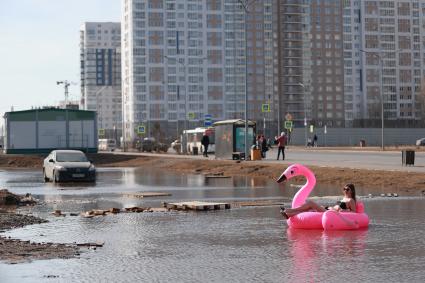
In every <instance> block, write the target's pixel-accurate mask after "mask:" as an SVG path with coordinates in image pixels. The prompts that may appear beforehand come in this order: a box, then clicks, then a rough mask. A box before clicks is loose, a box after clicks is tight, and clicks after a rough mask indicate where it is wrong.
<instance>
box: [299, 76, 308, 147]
mask: <svg viewBox="0 0 425 283" xmlns="http://www.w3.org/2000/svg"><path fill="white" fill-rule="evenodd" d="M298 85H299V86H301V87H302V88H303V101H304V128H305V129H304V135H305V144H306V145H307V97H306V93H305V88H306V86H305V85H304V84H303V83H298Z"/></svg>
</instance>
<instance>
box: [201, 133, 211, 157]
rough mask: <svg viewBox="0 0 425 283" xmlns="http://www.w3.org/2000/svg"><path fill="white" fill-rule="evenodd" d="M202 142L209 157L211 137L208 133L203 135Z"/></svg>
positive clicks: (205, 154)
mask: <svg viewBox="0 0 425 283" xmlns="http://www.w3.org/2000/svg"><path fill="white" fill-rule="evenodd" d="M201 144H202V146H203V147H204V156H205V157H208V146H209V145H210V138H209V137H208V135H207V134H206V133H204V135H203V136H202V140H201Z"/></svg>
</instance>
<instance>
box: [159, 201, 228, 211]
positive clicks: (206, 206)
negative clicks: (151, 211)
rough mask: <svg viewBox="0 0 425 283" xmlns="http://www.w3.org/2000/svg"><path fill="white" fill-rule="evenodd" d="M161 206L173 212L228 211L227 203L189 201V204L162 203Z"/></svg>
mask: <svg viewBox="0 0 425 283" xmlns="http://www.w3.org/2000/svg"><path fill="white" fill-rule="evenodd" d="M162 205H163V206H164V207H166V208H168V209H174V210H218V209H230V204H229V203H222V202H203V201H190V202H178V203H166V202H164V203H163V204H162Z"/></svg>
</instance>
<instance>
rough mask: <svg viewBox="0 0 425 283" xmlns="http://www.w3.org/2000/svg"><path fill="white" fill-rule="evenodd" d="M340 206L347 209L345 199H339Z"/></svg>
mask: <svg viewBox="0 0 425 283" xmlns="http://www.w3.org/2000/svg"><path fill="white" fill-rule="evenodd" d="M339 207H340V208H341V209H347V203H346V202H344V201H339Z"/></svg>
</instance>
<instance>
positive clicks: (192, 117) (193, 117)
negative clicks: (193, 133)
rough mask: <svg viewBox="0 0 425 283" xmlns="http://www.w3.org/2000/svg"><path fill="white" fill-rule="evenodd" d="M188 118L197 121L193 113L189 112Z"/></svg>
mask: <svg viewBox="0 0 425 283" xmlns="http://www.w3.org/2000/svg"><path fill="white" fill-rule="evenodd" d="M187 117H188V118H189V119H195V113H193V112H189V113H187Z"/></svg>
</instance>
